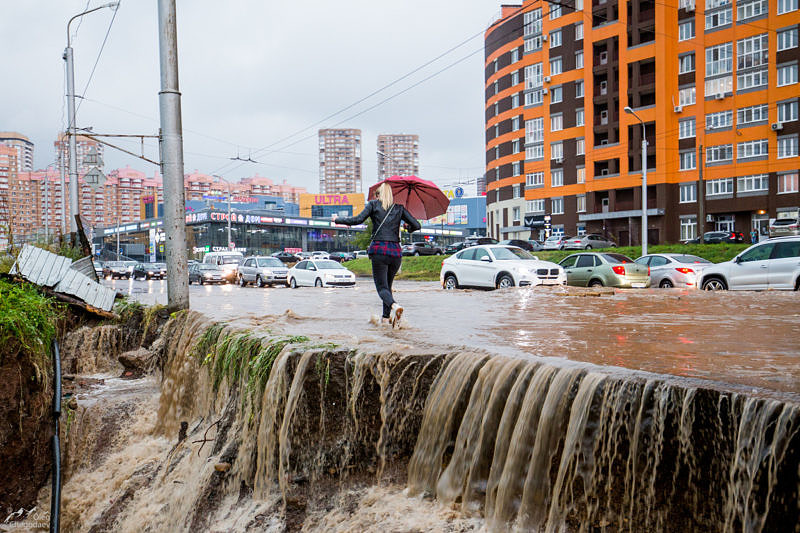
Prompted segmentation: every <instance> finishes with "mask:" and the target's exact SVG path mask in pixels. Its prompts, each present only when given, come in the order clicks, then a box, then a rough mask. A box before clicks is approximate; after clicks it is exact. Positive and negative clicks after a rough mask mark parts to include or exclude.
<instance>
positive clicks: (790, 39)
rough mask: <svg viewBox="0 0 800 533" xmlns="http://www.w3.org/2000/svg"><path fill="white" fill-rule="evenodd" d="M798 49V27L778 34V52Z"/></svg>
mask: <svg viewBox="0 0 800 533" xmlns="http://www.w3.org/2000/svg"><path fill="white" fill-rule="evenodd" d="M791 48H797V26H795V27H794V28H788V29H786V30H781V31H779V32H778V52H780V51H781V50H789V49H791Z"/></svg>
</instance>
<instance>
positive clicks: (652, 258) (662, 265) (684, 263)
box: [636, 254, 713, 289]
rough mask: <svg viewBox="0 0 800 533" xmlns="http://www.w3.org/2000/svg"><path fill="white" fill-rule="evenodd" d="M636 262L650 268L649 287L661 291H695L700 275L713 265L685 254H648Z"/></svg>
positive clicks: (705, 260) (700, 258)
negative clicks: (678, 289)
mask: <svg viewBox="0 0 800 533" xmlns="http://www.w3.org/2000/svg"><path fill="white" fill-rule="evenodd" d="M636 262H637V263H639V264H640V265H645V266H648V267H650V286H651V287H661V288H662V289H671V288H673V287H678V288H684V289H686V288H691V289H696V288H697V280H699V279H700V274H701V273H702V272H703V270H704V269H706V268H707V267H709V266H711V265H713V263H712V262H711V261H708V260H707V259H703V258H702V257H697V256H696V255H687V254H649V255H643V256H642V257H640V258H639V259H637V260H636Z"/></svg>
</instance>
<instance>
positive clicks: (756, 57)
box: [736, 33, 769, 69]
mask: <svg viewBox="0 0 800 533" xmlns="http://www.w3.org/2000/svg"><path fill="white" fill-rule="evenodd" d="M768 43H769V40H768V39H767V34H766V33H762V34H761V35H754V36H752V37H748V38H746V39H739V40H738V41H736V68H737V69H745V68H756V67H761V66H766V65H767V63H768V61H769V59H768V53H767V52H768V50H767V49H768V47H769V44H768Z"/></svg>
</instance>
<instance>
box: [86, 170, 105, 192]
mask: <svg viewBox="0 0 800 533" xmlns="http://www.w3.org/2000/svg"><path fill="white" fill-rule="evenodd" d="M83 181H84V183H86V184H87V185H89V186H90V187H92V188H93V189H94V190H98V189H101V188H102V187H103V185H105V183H106V175H105V174H103V172H102V171H101V170H100V169H99V168H97V167H92V168H90V169H89V171H88V172H87V173H86V174H84V175H83Z"/></svg>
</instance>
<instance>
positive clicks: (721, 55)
mask: <svg viewBox="0 0 800 533" xmlns="http://www.w3.org/2000/svg"><path fill="white" fill-rule="evenodd" d="M732 71H733V43H722V44H718V45H717V46H710V47H708V48H706V78H710V77H712V76H719V75H720V74H729V73H730V72H732Z"/></svg>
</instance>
